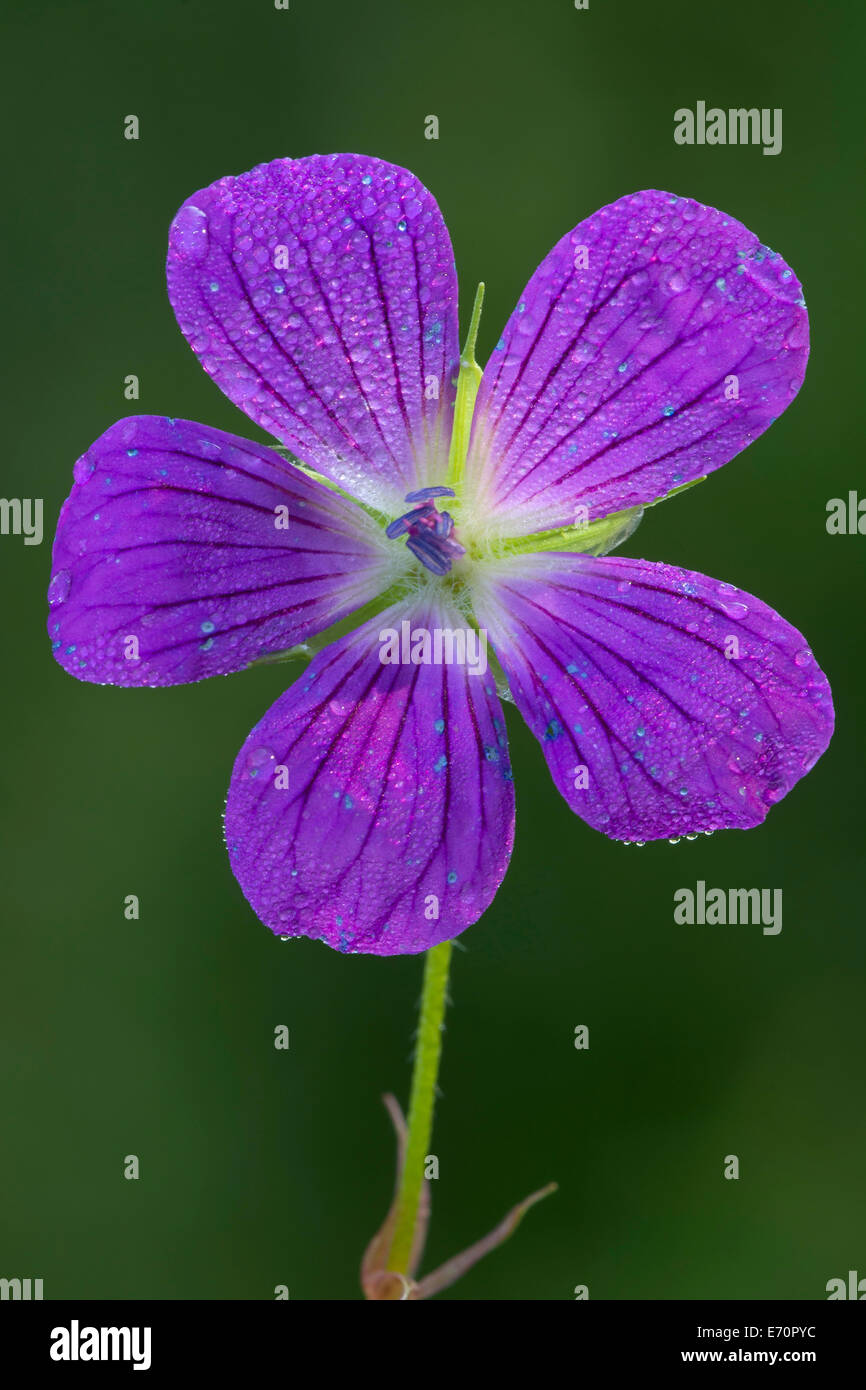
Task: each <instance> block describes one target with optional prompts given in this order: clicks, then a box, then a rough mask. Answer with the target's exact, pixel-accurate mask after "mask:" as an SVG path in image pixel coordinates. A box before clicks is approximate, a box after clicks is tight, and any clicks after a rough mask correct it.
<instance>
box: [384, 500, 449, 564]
mask: <svg viewBox="0 0 866 1390" xmlns="http://www.w3.org/2000/svg"><path fill="white" fill-rule="evenodd" d="M453 496H454V491H453V489H452V488H450V487H438V486H437V487H422V488H419V489H418V491H417V492H407V494H406V501H407V502H420V503H421V506H420V507H413V508H412V510H411V511H410V512H404V513H403V515H402V516H398V517H397V518H396V520H394V521H392V522H391V524H390V525H389V526H387V527H386V528H385V535H386V536H387V537H388V538H389V540H392V541H393V540H397V539H398V537H400V536H406V545H407V548H408V549H409V550H411V552H412V554H413V555H414V556H415V557H416V558H417V559H418V560H420V561H421V563H422V565H424V566H425V567H426V568H427V569H428V570H431V571H432V572H433V574H447V573H448V571H449V570H450V568H451V562H452V560H456V559H458V558H459V557H460V556H461V555H465V554H466V551H465V549H464V547H463V546H462V545H461V544H460V543H459V541H455V540H454V539H453V532H454V518H453V517H452V516H451V515H450V514H449V513H448V512H437V510H436V507H435V505H434V502H433V499H434V498H436V497H453Z"/></svg>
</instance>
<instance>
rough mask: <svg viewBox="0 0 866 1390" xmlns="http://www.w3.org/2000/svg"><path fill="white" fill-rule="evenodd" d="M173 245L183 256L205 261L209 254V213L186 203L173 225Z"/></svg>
mask: <svg viewBox="0 0 866 1390" xmlns="http://www.w3.org/2000/svg"><path fill="white" fill-rule="evenodd" d="M171 244H172V246H173V247H174V249H175V250H176V251H179V252H180V253H181V255H183V256H189V257H191V259H192V260H194V261H201V260H204V258H205V256H206V255H207V252H208V236H207V213H205V212H202V210H201V208H197V207H196V206H195V204H194V203H186V204H185V205H184V207H182V208H181V210H180V212H179V213H178V214H177V216H176V217H175V219H174V221H173V222H172V224H171Z"/></svg>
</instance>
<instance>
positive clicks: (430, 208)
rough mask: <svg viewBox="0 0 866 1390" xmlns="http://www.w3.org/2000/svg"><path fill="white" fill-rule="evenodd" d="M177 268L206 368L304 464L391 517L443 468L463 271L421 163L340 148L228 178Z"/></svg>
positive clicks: (205, 197)
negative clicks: (418, 170) (417, 169)
mask: <svg viewBox="0 0 866 1390" xmlns="http://www.w3.org/2000/svg"><path fill="white" fill-rule="evenodd" d="M167 268H168V291H169V298H170V299H171V302H172V305H173V307H174V311H175V313H176V314H177V319H178V323H179V324H180V326H181V329H182V330H183V332H184V334H185V335H186V337H187V339H188V340H189V342H190V345H191V347H192V348H193V350H194V351H195V352H196V353H197V354H198V356H199V357H200V358H201V362H202V365H203V367H204V369H205V371H206V372H208V373H209V375H210V376H212V377H213V378H214V380H215V381H216V383H217V385H218V386H219V387H220V388H221V389H222V390H223V391H224V392H225V393H226V395H227V396H228V397H229V399H230V400H232V401H234V403H235V404H236V405H239V406H240V407H241V409H242V410H244V411H246V413H247V415H249V416H250V418H251V419H252V420H255V422H256V424H258V425H262V426H263V427H264V428H265V429H267V430H269V431H270V433H271V434H273V435H275V436H276V437H277V438H278V439H280V440H281V441H282V442H283V443H284V444H286V445H288V447H289V448H290V449H292V450H293V452H294V453H296V454H297V456H298V457H299V458H301V459H303V461H304V462H305V463H307V464H310V465H312V466H313V467H315V468H316V469H318V470H319V471H320V472H321V473H324V474H325V475H326V476H327V477H329V478H332V479H334V480H335V481H336V482H338V483H340V484H341V485H342V486H343V487H345V488H346V489H347V490H348V491H349V492H351V493H352V494H353V495H354V496H356V497H358V498H360V499H361V500H363V501H366V502H369V503H371V504H372V505H375V506H378V507H381V508H382V509H383V510H386V511H391V512H393V511H396V510H397V509H398V507H399V503H400V502H401V501H402V499H403V497H404V496H405V494H406V493H407V492H408V491H410V490H412V489H415V488H418V487H419V486H423V485H424V484H425V483H427V482H428V481H430V482H432V483H437V482H438V481H440V479H441V478H443V477H444V475H445V471H446V463H447V457H448V445H449V440H450V431H451V411H452V407H453V403H454V394H455V392H454V387H453V385H452V375H453V373H454V371H455V370H456V364H457V360H458V352H459V349H458V342H457V277H456V273H455V270H454V253H453V251H452V249H451V242H450V239H449V236H448V231H447V229H446V227H445V223H444V222H443V220H442V215H441V213H440V211H439V208H438V207H437V205H436V202H435V200H434V199H433V198H432V197H431V195H430V194H429V193H428V192H427V190H426V189H425V188H424V187H423V185H422V184H420V183H419V182H418V180H417V179H416V178H415V177H414V175H413V174H410V173H409V172H408V171H407V170H405V169H400V168H398V167H397V166H396V165H394V164H386V163H385V162H384V161H382V160H380V159H370V158H367V157H366V156H364V155H356V154H333V155H313V156H311V157H310V158H308V159H276V160H274V161H273V162H272V163H271V164H262V165H260V166H259V167H258V168H256V169H253V170H251V171H250V172H249V173H247V174H241V175H240V176H239V177H238V178H224V179H220V180H219V182H217V183H214V184H211V186H210V187H209V188H203V189H201V190H200V191H199V192H198V193H195V194H193V196H192V197H191V198H189V199H188V200H187V201H186V203H184V205H183V207H182V208H181V209H180V211H179V212H178V214H177V216H176V217H175V219H174V222H173V223H172V228H171V234H170V238H169V253H168V267H167Z"/></svg>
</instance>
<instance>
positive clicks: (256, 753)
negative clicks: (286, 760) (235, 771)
mask: <svg viewBox="0 0 866 1390" xmlns="http://www.w3.org/2000/svg"><path fill="white" fill-rule="evenodd" d="M273 758H274V754H273V752H272V751H271V749H270V748H251V749H250V751H249V753H247V757H246V764H247V772H248V773H249V774H250V776H251V777H258V775H259V773H260V772H261V770H262V768H263V767H265V766H266V764H267V763H269V762H271V761H272V760H273Z"/></svg>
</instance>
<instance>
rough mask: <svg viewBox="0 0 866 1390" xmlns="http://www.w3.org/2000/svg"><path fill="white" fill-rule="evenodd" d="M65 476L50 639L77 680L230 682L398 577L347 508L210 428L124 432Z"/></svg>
mask: <svg viewBox="0 0 866 1390" xmlns="http://www.w3.org/2000/svg"><path fill="white" fill-rule="evenodd" d="M75 479H76V482H75V485H74V486H73V489H72V492H71V494H70V496H69V497H68V498H67V500H66V502H64V504H63V508H62V511H61V513H60V520H59V522H58V525H57V536H56V539H55V542H54V554H53V564H52V579H51V585H50V587H49V591H48V598H49V603H50V605H51V613H50V615H49V621H48V631H49V634H50V636H51V639H52V645H53V648H54V654H55V656H56V657H57V660H58V661H59V662H60V664H61V666H63V667H64V668H65V669H66V670H67V671H69V672H70V674H71V675H74V676H77V677H78V678H79V679H80V680H86V681H98V682H102V683H109V684H112V685H176V684H179V683H182V682H185V681H197V680H202V679H203V678H204V677H205V676H216V675H222V674H224V673H225V672H227V671H237V670H240V669H241V668H242V667H244V666H247V665H249V663H250V662H251V661H255V660H256V659H257V658H259V657H262V656H264V655H266V654H269V653H273V652H277V651H282V650H285V649H286V648H288V647H291V646H293V645H295V644H296V643H298V642H302V641H305V640H306V638H307V637H309V636H311V635H312V634H313V633H315V632H318V631H321V630H322V629H324V628H326V627H328V626H329V625H330V624H331V623H332V622H336V621H337V620H338V619H340V618H342V617H344V616H345V615H346V614H348V613H351V612H353V611H354V610H355V609H356V608H359V607H360V606H362V605H363V604H364V603H367V602H369V600H370V599H372V598H374V597H375V596H376V595H377V594H378V593H380V592H381V590H382V588H383V587H385V586H386V584H387V576H388V575H389V573H390V571H391V568H392V567H393V554H392V550H388V549H386V547H387V542H386V541H384V539H383V538H382V537H381V533H380V532H379V529H378V527H377V526H376V524H375V523H374V522H373V521H372V520H371V519H370V518H369V517H368V516H367V515H366V514H365V513H364V512H363V511H362V510H361V508H360V507H358V506H356V505H355V503H353V502H351V501H348V500H347V499H346V498H344V497H340V496H339V495H337V494H336V493H334V492H332V491H331V490H330V489H328V488H326V487H323V486H322V484H321V483H317V482H316V481H315V480H314V479H312V478H309V477H306V476H305V475H304V474H303V473H302V472H301V470H300V469H299V468H297V467H294V466H293V465H291V464H288V463H286V462H285V461H284V460H283V459H281V458H280V457H279V455H278V454H275V453H274V452H273V451H272V450H271V449H267V448H265V447H263V446H262V445H260V444H250V443H248V442H247V441H246V440H243V439H237V438H235V436H234V435H230V434H224V433H223V432H222V431H221V430H215V429H210V428H209V427H208V426H207V425H196V424H193V423H191V422H190V421H188V420H166V419H164V418H162V417H158V416H147V415H140V416H133V417H131V418H130V419H127V420H120V421H118V423H117V424H116V425H113V426H112V427H111V429H110V430H107V431H106V433H105V434H103V435H102V436H101V438H99V439H98V440H97V441H96V443H95V444H94V445H93V446H92V447H91V448H90V449H89V450H88V451H87V453H86V454H85V455H84V456H83V458H80V459H79V460H78V462H77V463H76V465H75ZM286 520H287V522H288V527H287V529H283V523H284V522H285V521H286Z"/></svg>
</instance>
